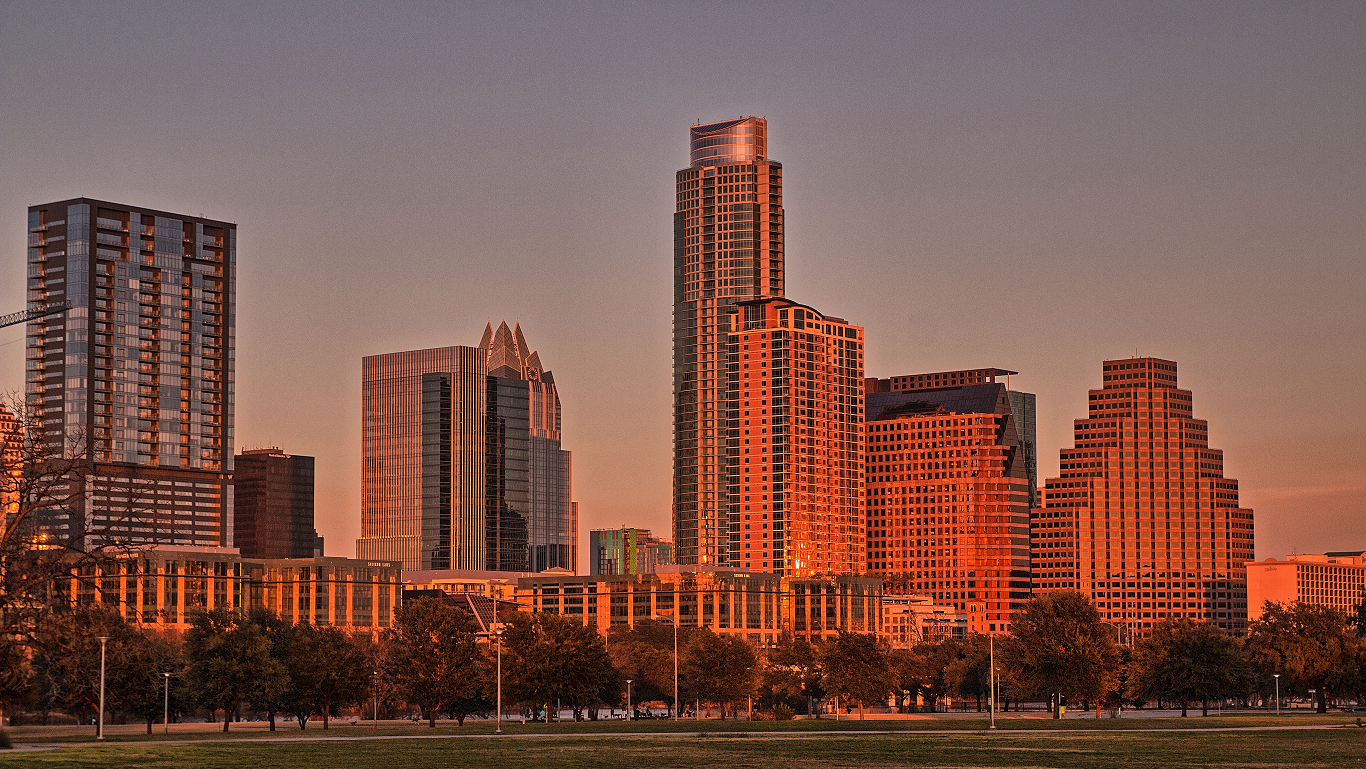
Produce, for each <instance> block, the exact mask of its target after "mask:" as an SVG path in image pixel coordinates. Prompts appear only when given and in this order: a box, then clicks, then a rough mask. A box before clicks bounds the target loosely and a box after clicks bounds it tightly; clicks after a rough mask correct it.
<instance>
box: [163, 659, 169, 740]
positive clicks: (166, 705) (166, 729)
mask: <svg viewBox="0 0 1366 769" xmlns="http://www.w3.org/2000/svg"><path fill="white" fill-rule="evenodd" d="M161 675H162V677H164V678H165V679H166V698H165V700H163V702H162V704H161V719H162V722H163V724H164V727H163V728H162V732H164V733H165V734H170V733H171V674H170V673H162V674H161Z"/></svg>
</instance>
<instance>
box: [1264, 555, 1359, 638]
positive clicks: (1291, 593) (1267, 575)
mask: <svg viewBox="0 0 1366 769" xmlns="http://www.w3.org/2000/svg"><path fill="white" fill-rule="evenodd" d="M1268 601H1269V602H1271V603H1279V604H1286V605H1289V604H1292V603H1295V602H1302V603H1307V604H1311V605H1313V606H1327V607H1328V608H1330V609H1337V610H1338V611H1341V612H1343V613H1345V614H1351V613H1354V612H1356V608H1357V607H1358V606H1360V605H1361V603H1362V601H1366V550H1347V551H1339V552H1334V553H1324V554H1322V555H1291V556H1287V557H1286V558H1285V559H1284V560H1276V559H1275V558H1268V559H1266V560H1265V561H1248V562H1247V616H1248V620H1249V621H1251V620H1255V619H1258V618H1259V617H1261V616H1262V607H1263V605H1264V604H1266V603H1267V602H1268Z"/></svg>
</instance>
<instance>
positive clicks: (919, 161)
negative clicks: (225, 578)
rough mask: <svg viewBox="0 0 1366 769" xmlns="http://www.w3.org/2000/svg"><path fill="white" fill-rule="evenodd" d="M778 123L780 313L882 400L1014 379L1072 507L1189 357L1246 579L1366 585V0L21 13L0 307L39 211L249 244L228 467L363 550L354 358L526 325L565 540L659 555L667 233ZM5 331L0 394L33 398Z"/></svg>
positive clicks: (11, 290) (10, 76)
mask: <svg viewBox="0 0 1366 769" xmlns="http://www.w3.org/2000/svg"><path fill="white" fill-rule="evenodd" d="M746 114H754V115H761V116H766V117H767V118H768V119H769V121H770V122H769V126H770V136H771V139H770V154H771V156H772V157H774V158H775V159H777V160H780V161H782V163H783V164H784V168H785V173H784V175H785V177H786V178H785V191H786V193H787V195H786V201H785V202H786V205H787V224H788V230H787V248H788V250H787V266H788V276H789V278H788V284H787V285H788V294H789V296H791V297H793V298H794V299H797V300H798V301H801V302H804V303H807V304H810V305H812V306H815V307H817V308H819V309H821V310H822V311H825V312H829V313H832V314H836V315H840V316H843V317H847V318H849V319H851V320H852V321H854V322H857V323H859V324H862V325H863V326H865V327H866V328H867V338H868V356H867V360H868V373H869V374H870V375H875V376H890V375H895V374H905V373H914V372H923V371H938V370H946V369H957V368H966V367H976V366H999V367H1004V368H1010V369H1014V370H1016V371H1020V372H1022V373H1021V375H1020V376H1019V377H1016V378H1015V379H1014V380H1013V383H1014V384H1015V386H1016V387H1017V388H1019V389H1024V390H1028V391H1032V392H1035V393H1037V394H1038V396H1039V411H1038V417H1039V433H1040V453H1041V462H1040V465H1041V467H1040V472H1041V475H1043V476H1049V475H1053V474H1054V473H1056V472H1057V462H1058V449H1059V448H1061V447H1063V446H1064V445H1065V443H1064V442H1065V441H1067V440H1070V433H1071V420H1073V419H1074V418H1080V417H1083V416H1084V415H1085V411H1086V390H1087V388H1088V387H1096V386H1099V383H1100V362H1101V360H1103V359H1104V358H1107V357H1119V356H1125V355H1131V354H1133V353H1134V352H1138V353H1141V354H1144V355H1157V356H1162V357H1166V358H1171V359H1175V360H1176V361H1178V363H1179V364H1180V369H1181V372H1180V377H1181V384H1182V386H1185V387H1190V388H1192V389H1193V390H1194V392H1195V403H1194V407H1195V414H1196V416H1197V417H1201V418H1205V419H1208V420H1209V421H1210V438H1211V443H1212V445H1214V446H1215V447H1218V448H1222V449H1224V450H1225V452H1226V456H1227V472H1228V475H1229V476H1231V477H1234V478H1237V479H1239V480H1240V481H1241V484H1242V492H1243V494H1242V499H1243V502H1244V504H1245V505H1249V506H1251V507H1253V508H1255V510H1256V526H1257V555H1258V557H1259V558H1264V557H1267V556H1272V555H1275V556H1282V555H1284V554H1286V553H1288V552H1291V551H1299V552H1314V551H1318V552H1322V551H1324V550H1334V549H1347V548H1349V547H1357V548H1366V526H1363V522H1364V521H1366V503H1363V500H1364V499H1366V448H1364V447H1366V412H1364V411H1363V409H1362V408H1361V407H1360V402H1361V396H1360V390H1361V388H1362V382H1363V380H1364V379H1366V309H1364V308H1366V298H1363V289H1364V288H1366V4H1363V3H1360V2H1343V3H1305V2H1299V3H1295V2H1272V3H1254V2H1236V3H1208V2H1202V3H1191V2H1178V3H1155V2H1143V3H1123V4H1120V3H1094V2H1085V3H1042V2H1036V3H982V4H978V3H969V2H949V3H889V4H858V3H828V4H824V5H817V4H808V5H802V4H796V3H772V4H759V3H751V4H742V3H734V4H720V3H717V4H707V3H671V4H664V3H621V4H570V3H546V4H532V3H482V4H478V5H473V4H472V5H458V4H447V3H429V4H410V3H400V2H385V3H374V4H356V3H345V2H335V1H334V2H325V3H316V4H309V3H303V2H294V3H234V2H214V3H204V4H194V3H118V2H103V3H74V4H67V3H60V2H53V1H52V0H47V1H45V2H33V3H16V2H0V312H10V311H13V310H17V309H20V308H21V307H22V306H23V304H24V290H23V282H24V248H25V236H24V224H25V209H26V207H27V206H29V205H32V204H36V203H42V202H48V201H51V200H57V199H62V198H67V197H73V196H77V195H89V196H92V197H100V198H106V199H111V200H117V201H122V202H127V203H132V204H136V205H142V206H149V207H154V208H162V209H170V210H172V211H178V212H185V213H190V214H201V213H202V214H204V215H206V216H210V217H215V218H219V219H227V220H231V221H235V222H237V224H238V237H239V248H238V264H239V272H240V278H239V281H238V284H237V301H238V308H239V315H238V319H237V335H238V355H237V425H236V432H237V437H236V443H237V447H238V448H239V450H240V449H241V448H243V447H247V448H251V447H258V446H266V445H278V446H281V447H282V448H284V449H286V450H288V451H291V452H295V453H300V454H312V455H314V456H316V457H317V458H318V461H317V491H318V494H317V499H318V528H319V530H320V531H321V533H323V534H324V535H325V536H326V537H327V549H328V552H329V554H334V555H351V554H352V553H353V552H354V538H355V537H356V535H357V533H358V531H359V488H360V477H359V476H360V358H361V356H363V355H367V354H372V353H381V352H389V351H394V350H401V349H416V348H422V347H433V346H441V345H449V344H469V345H473V344H477V343H478V341H479V336H480V334H481V332H482V331H483V328H484V324H485V323H486V322H488V321H493V322H494V323H495V324H496V323H497V321H498V320H499V319H502V318H506V319H507V320H508V322H509V323H511V322H513V321H520V322H521V324H522V327H523V329H524V330H525V332H526V336H527V339H528V341H529V342H530V343H531V345H532V346H533V347H535V348H536V349H538V350H539V351H540V353H541V359H542V360H543V361H544V362H545V364H546V366H547V367H549V368H551V369H552V370H553V371H554V372H555V379H556V382H557V383H558V384H559V386H560V388H561V397H562V398H563V400H564V407H565V420H564V434H565V446H566V448H568V449H570V450H572V451H573V452H574V491H575V496H576V498H577V499H578V500H579V503H580V514H581V523H580V529H581V532H582V533H583V535H584V539H585V540H586V532H587V530H588V529H589V528H593V527H599V526H611V525H621V524H634V525H642V526H648V527H652V528H654V529H656V530H661V531H668V529H669V483H670V481H669V478H670V470H669V463H670V418H669V409H670V309H671V278H670V260H671V234H672V233H671V227H672V219H671V213H672V210H673V180H674V172H675V171H676V170H678V169H679V168H681V167H683V166H685V165H686V163H687V144H686V142H687V128H688V125H689V124H690V123H692V122H693V121H695V120H699V119H700V120H704V121H712V120H721V119H725V118H730V117H737V116H740V115H746ZM22 338H23V330H22V327H11V328H8V329H3V330H0V389H6V390H10V389H21V388H22V386H23V342H22Z"/></svg>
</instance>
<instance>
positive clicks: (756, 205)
mask: <svg viewBox="0 0 1366 769" xmlns="http://www.w3.org/2000/svg"><path fill="white" fill-rule="evenodd" d="M689 138H690V146H689V154H690V163H689V166H688V167H687V168H685V169H683V170H681V171H679V172H678V173H677V175H676V191H677V196H676V208H675V212H674V348H673V349H674V367H673V372H674V474H673V522H674V543H675V546H676V547H677V552H676V555H677V558H678V563H681V564H697V565H726V564H728V563H730V556H729V552H728V548H729V545H730V526H729V523H730V522H729V510H730V501H729V498H728V496H727V490H726V486H725V484H726V478H725V472H726V470H725V467H724V459H725V445H726V444H725V441H726V434H725V430H726V429H727V427H726V425H725V424H723V420H724V417H723V416H722V415H721V414H720V411H721V410H722V409H723V408H724V400H725V392H726V371H725V367H724V355H725V345H726V343H727V340H726V338H725V336H724V334H725V331H724V330H723V329H724V328H725V327H724V325H723V321H724V319H725V318H726V316H727V314H728V313H731V312H734V307H735V305H736V304H737V303H738V302H742V301H746V300H750V299H760V298H765V297H777V296H782V295H783V207H782V165H781V164H779V163H777V162H774V161H772V160H769V159H768V123H767V121H765V120H763V119H760V118H755V117H747V118H739V119H736V120H727V121H724V122H720V123H710V124H707V125H695V126H693V127H692V128H691V129H690V132H689Z"/></svg>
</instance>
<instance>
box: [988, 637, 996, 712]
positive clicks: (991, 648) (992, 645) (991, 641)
mask: <svg viewBox="0 0 1366 769" xmlns="http://www.w3.org/2000/svg"><path fill="white" fill-rule="evenodd" d="M987 651H988V653H989V654H990V664H991V696H990V697H988V698H987V702H988V703H990V704H991V727H990V728H992V729H995V728H996V636H994V635H993V636H987Z"/></svg>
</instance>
